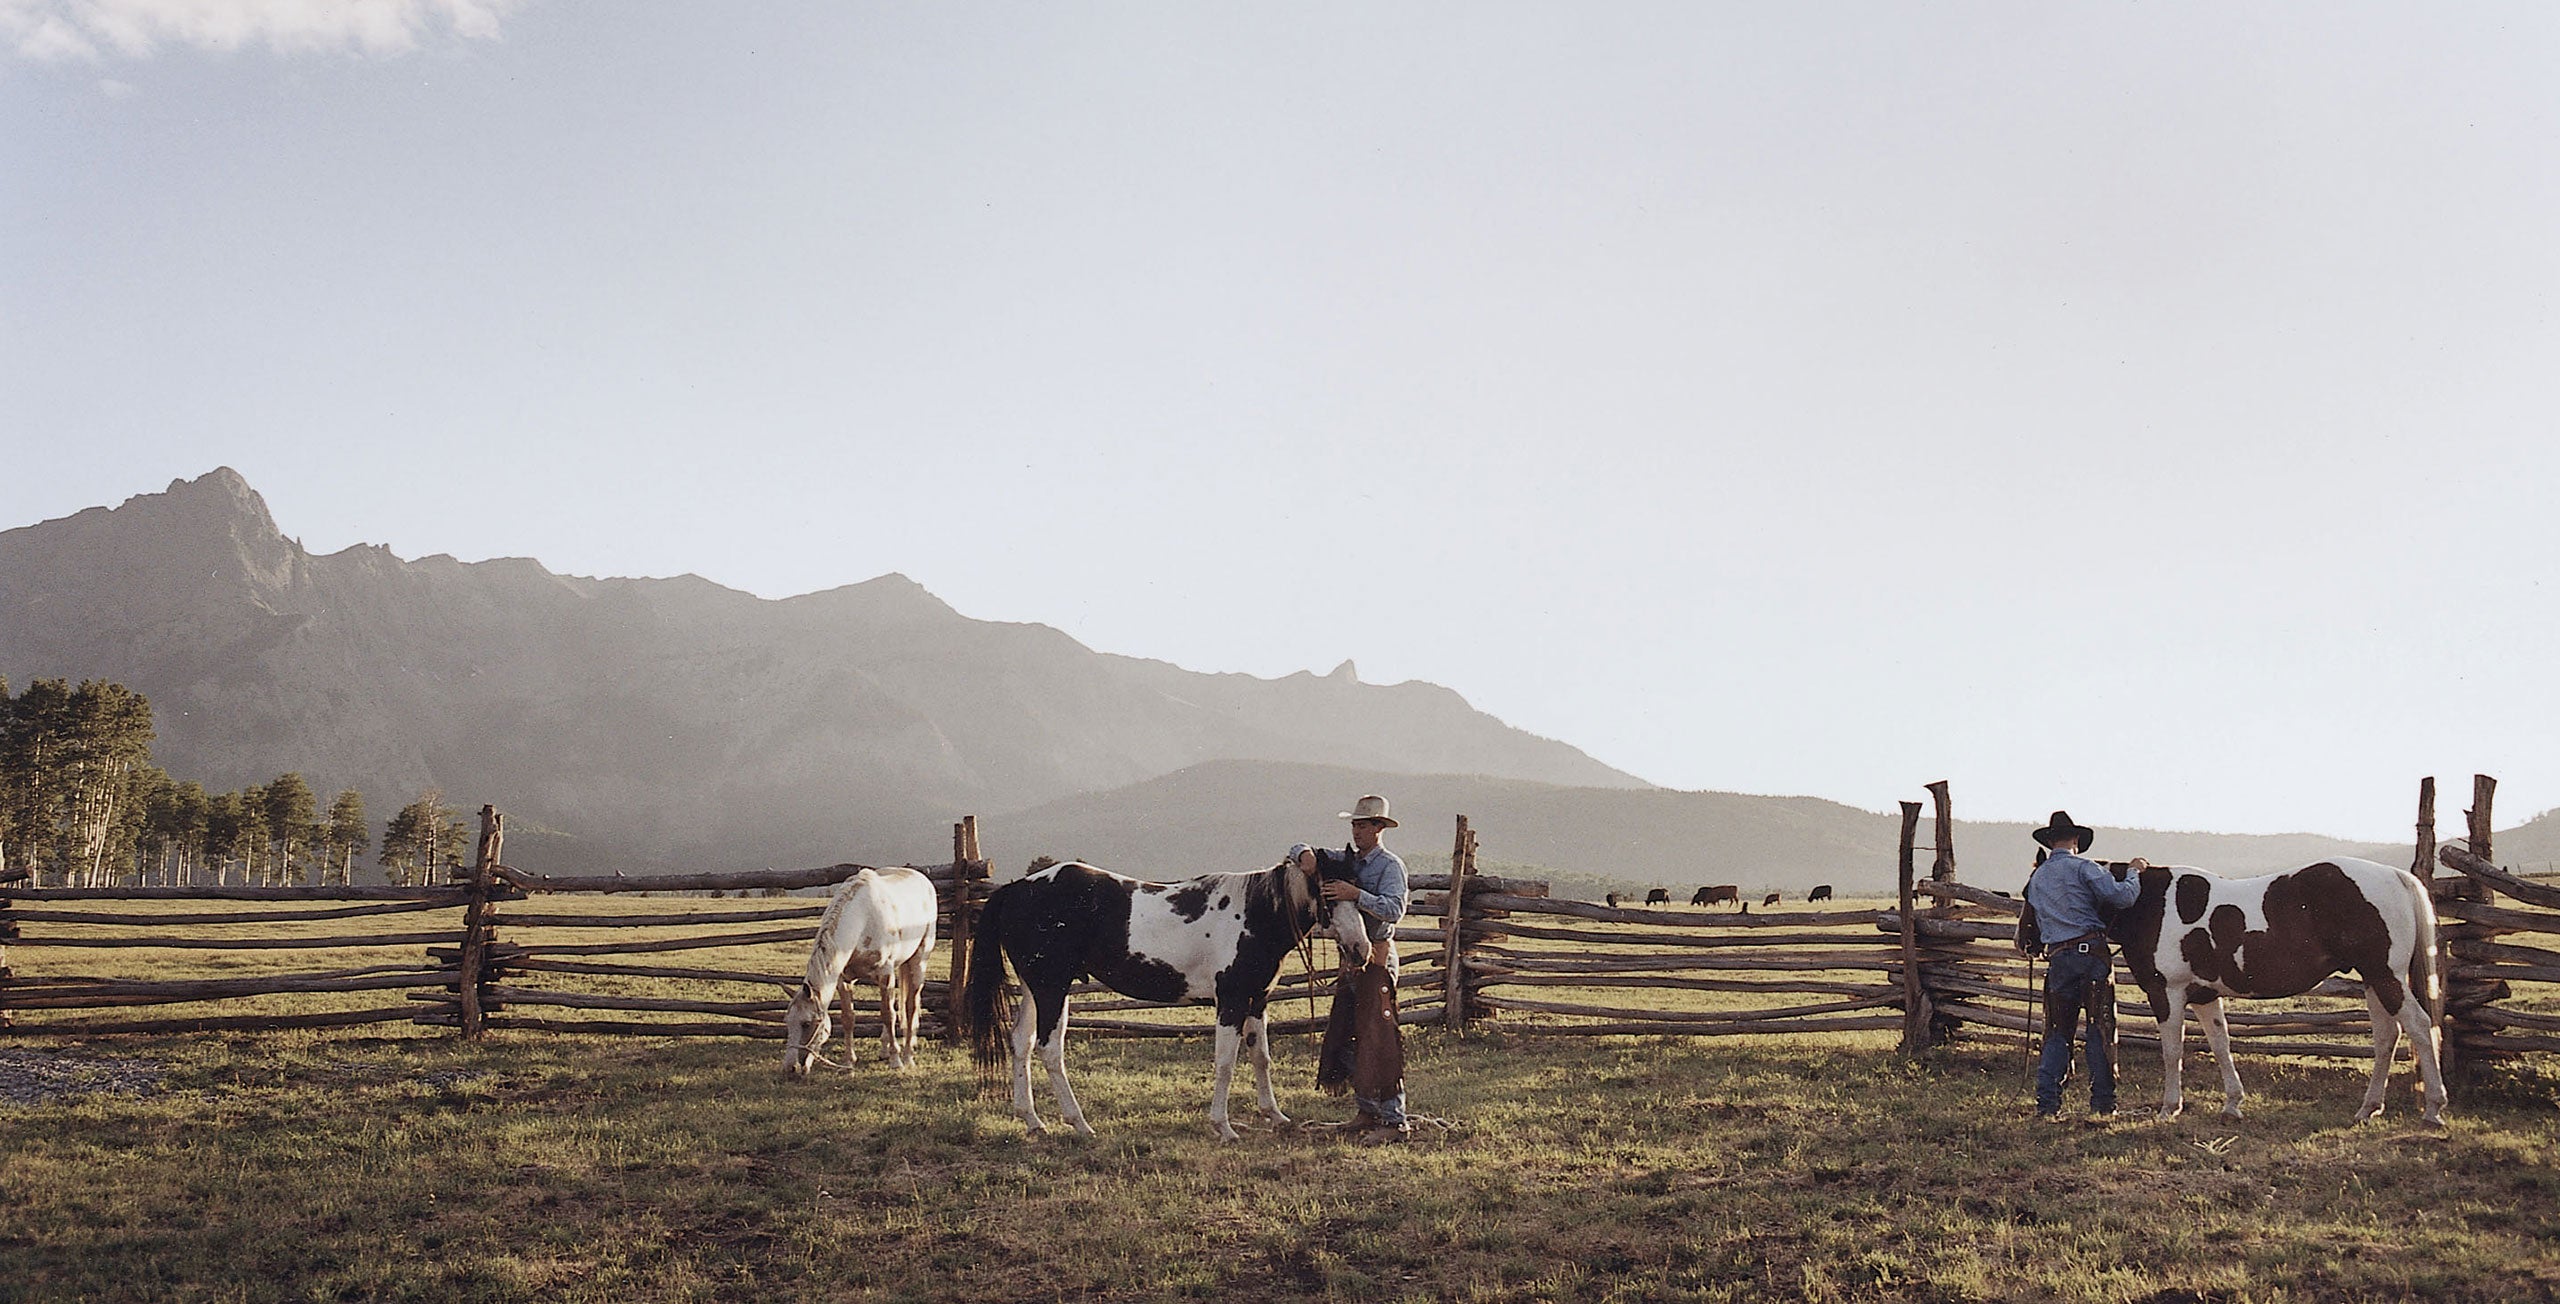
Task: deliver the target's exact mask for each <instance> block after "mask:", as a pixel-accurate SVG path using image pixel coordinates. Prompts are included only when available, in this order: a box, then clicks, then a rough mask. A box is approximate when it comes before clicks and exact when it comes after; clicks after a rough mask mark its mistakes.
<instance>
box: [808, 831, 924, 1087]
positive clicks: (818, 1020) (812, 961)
mask: <svg viewBox="0 0 2560 1304" xmlns="http://www.w3.org/2000/svg"><path fill="white" fill-rule="evenodd" d="M939 909H940V903H939V902H938V901H937V900H936V898H935V897H934V892H933V882H932V880H930V879H928V878H926V877H925V876H924V875H922V874H919V873H917V872H916V871H914V870H912V869H907V868H904V867H898V868H891V869H866V870H864V871H862V872H861V873H859V874H856V875H854V876H853V877H851V878H849V879H846V880H845V881H843V882H842V883H838V884H837V885H836V890H835V893H834V896H833V898H832V899H830V900H829V901H828V902H827V910H826V913H825V914H822V915H820V916H818V938H817V941H816V942H815V943H813V944H812V945H811V946H810V947H809V970H808V976H807V977H806V978H805V979H803V980H802V982H801V983H800V985H799V986H798V987H796V988H794V989H793V990H792V992H791V1009H790V1012H789V1013H788V1014H786V1015H785V1016H784V1018H783V1025H782V1027H783V1043H782V1066H783V1068H784V1069H786V1070H788V1071H790V1072H793V1073H799V1074H806V1073H807V1072H808V1071H809V1065H810V1063H811V1062H812V1061H815V1060H817V1059H819V1058H822V1056H823V1052H824V1048H825V1046H826V1044H827V1037H828V1034H829V1033H830V1032H832V1031H833V1029H832V1028H831V1027H830V1026H829V1022H828V1018H827V1004H828V1002H829V1001H830V1000H831V999H832V1000H836V1001H839V1002H841V1003H842V1005H843V1007H844V1025H845V1028H844V1067H845V1068H847V1069H848V1070H849V1069H851V1068H852V1067H853V985H854V983H855V981H856V980H860V981H865V982H870V983H874V984H876V985H878V987H879V988H880V1044H881V1050H882V1052H883V1053H884V1054H885V1055H886V1056H887V1057H888V1060H889V1063H890V1065H891V1066H892V1067H895V1068H901V1069H905V1068H913V1067H915V1062H916V1028H917V1025H918V1024H919V1023H920V1022H921V1020H922V1015H923V1009H924V965H925V961H926V960H927V959H929V958H931V956H932V955H933V929H934V915H935V913H936V912H937V911H938V910H939Z"/></svg>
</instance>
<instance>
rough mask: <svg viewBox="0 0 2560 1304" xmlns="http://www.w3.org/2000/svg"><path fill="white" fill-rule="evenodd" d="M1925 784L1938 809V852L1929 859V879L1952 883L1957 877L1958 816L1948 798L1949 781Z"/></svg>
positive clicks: (1933, 803)
mask: <svg viewBox="0 0 2560 1304" xmlns="http://www.w3.org/2000/svg"><path fill="white" fill-rule="evenodd" d="M1924 786H1926V787H1927V788H1928V790H1929V800H1930V802H1931V804H1932V805H1933V806H1934V807H1935V808H1936V811H1937V823H1936V824H1935V826H1934V833H1935V836H1936V843H1937V846H1936V851H1937V854H1936V856H1934V857H1933V858H1931V860H1930V861H1929V880H1930V881H1931V882H1933V883H1952V882H1954V881H1955V877H1956V817H1955V809H1954V807H1953V805H1952V804H1951V803H1950V802H1949V801H1948V798H1947V781H1946V780H1944V779H1940V780H1938V781H1937V782H1936V783H1932V784H1927V785H1924Z"/></svg>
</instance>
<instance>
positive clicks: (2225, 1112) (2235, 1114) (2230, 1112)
mask: <svg viewBox="0 0 2560 1304" xmlns="http://www.w3.org/2000/svg"><path fill="white" fill-rule="evenodd" d="M2222 1116H2223V1117H2224V1118H2227V1119H2229V1120H2231V1121H2232V1122H2234V1123H2237V1122H2239V1121H2240V1107H2239V1106H2238V1105H2225V1106H2223V1107H2222Z"/></svg>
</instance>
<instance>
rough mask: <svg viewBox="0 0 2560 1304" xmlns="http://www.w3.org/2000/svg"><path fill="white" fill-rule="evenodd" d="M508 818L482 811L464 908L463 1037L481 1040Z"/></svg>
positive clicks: (484, 808)
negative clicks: (483, 990)
mask: <svg viewBox="0 0 2560 1304" xmlns="http://www.w3.org/2000/svg"><path fill="white" fill-rule="evenodd" d="M506 826H507V817H506V816H504V815H501V814H499V813H498V808H497V807H495V806H482V807H481V808H480V845H479V847H478V848H477V849H476V850H475V851H474V852H473V853H472V857H471V895H470V897H469V899H468V900H467V902H466V903H465V904H464V905H463V907H462V963H461V974H460V978H461V984H460V985H461V996H462V1019H461V1023H462V1037H463V1040H465V1041H478V1040H479V1039H480V1034H481V1033H482V1032H483V1031H485V1029H486V1026H487V1022H486V1016H485V1015H484V1014H483V1012H482V1010H481V1008H480V981H481V978H482V976H483V973H484V972H485V970H486V969H487V968H488V964H489V897H490V887H491V885H492V884H493V883H494V882H495V881H496V879H497V875H496V873H495V867H496V866H497V863H498V854H499V850H500V848H501V846H502V844H503V842H504V840H505V838H506Z"/></svg>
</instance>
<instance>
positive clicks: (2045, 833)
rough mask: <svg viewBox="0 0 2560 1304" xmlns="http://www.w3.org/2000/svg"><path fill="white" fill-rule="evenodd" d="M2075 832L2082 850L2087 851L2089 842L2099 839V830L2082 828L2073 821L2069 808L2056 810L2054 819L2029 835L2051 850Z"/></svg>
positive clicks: (2038, 843)
mask: <svg viewBox="0 0 2560 1304" xmlns="http://www.w3.org/2000/svg"><path fill="white" fill-rule="evenodd" d="M2074 834H2077V835H2078V836H2079V838H2080V849H2081V850H2082V851H2087V850H2088V849H2089V844H2090V843H2092V842H2095V841H2097V840H2098V831H2097V830H2096V829H2088V828H2082V827H2081V826H2079V825H2077V824H2074V823H2072V822H2071V812H2069V811H2067V810H2058V811H2055V812H2054V813H2053V819H2052V820H2050V821H2048V822H2047V823H2046V824H2045V826H2044V827H2043V828H2040V829H2037V830H2036V831H2035V832H2033V833H2030V834H2028V835H2027V836H2028V837H2031V838H2034V839H2035V840H2036V843H2037V845H2039V846H2042V847H2044V848H2046V849H2048V850H2050V849H2051V848H2052V847H2053V844H2054V843H2056V842H2058V841H2060V840H2062V839H2063V838H2065V837H2069V836H2072V835H2074Z"/></svg>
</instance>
